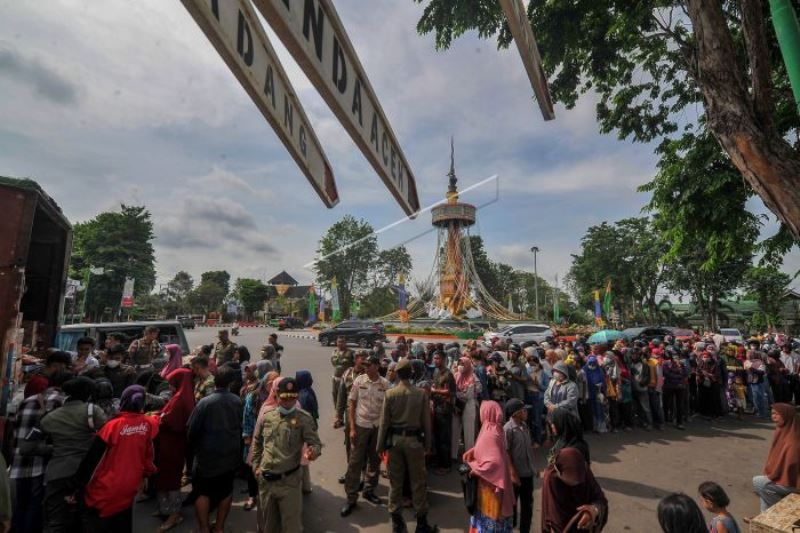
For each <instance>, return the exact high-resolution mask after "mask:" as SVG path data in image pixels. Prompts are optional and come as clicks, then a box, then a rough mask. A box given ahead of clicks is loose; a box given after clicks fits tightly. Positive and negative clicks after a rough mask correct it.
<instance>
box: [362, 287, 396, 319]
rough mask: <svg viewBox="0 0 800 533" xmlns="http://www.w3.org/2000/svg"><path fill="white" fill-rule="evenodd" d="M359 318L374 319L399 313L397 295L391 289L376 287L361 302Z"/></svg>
mask: <svg viewBox="0 0 800 533" xmlns="http://www.w3.org/2000/svg"><path fill="white" fill-rule="evenodd" d="M359 304H360V307H359V308H358V316H359V318H374V317H379V316H384V315H388V314H389V313H392V312H394V311H397V294H396V293H395V292H394V291H393V290H392V289H391V288H390V287H381V286H378V287H374V288H373V289H372V290H370V291H369V292H368V293H367V294H366V295H364V296H363V297H362V298H361V299H360V300H359Z"/></svg>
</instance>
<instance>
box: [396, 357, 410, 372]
mask: <svg viewBox="0 0 800 533" xmlns="http://www.w3.org/2000/svg"><path fill="white" fill-rule="evenodd" d="M404 368H408V369H409V370H410V369H411V361H409V360H408V359H406V358H405V357H403V358H402V359H400V360H399V361H398V362H397V366H396V367H395V370H403V369H404Z"/></svg>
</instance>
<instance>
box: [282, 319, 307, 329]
mask: <svg viewBox="0 0 800 533" xmlns="http://www.w3.org/2000/svg"><path fill="white" fill-rule="evenodd" d="M302 327H303V321H302V320H300V319H299V318H296V317H293V316H284V317H281V318H279V319H278V329H279V330H281V331H283V330H284V329H294V328H302Z"/></svg>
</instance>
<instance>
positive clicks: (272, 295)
mask: <svg viewBox="0 0 800 533" xmlns="http://www.w3.org/2000/svg"><path fill="white" fill-rule="evenodd" d="M267 287H268V288H269V296H268V297H267V301H266V302H264V313H265V315H266V317H267V318H268V319H269V318H279V317H282V316H293V317H297V318H301V319H303V320H306V319H307V318H308V293H309V291H310V290H311V288H312V285H299V284H298V283H297V280H296V279H294V278H293V277H292V276H290V275H289V273H287V272H286V271H285V270H282V271H281V272H280V273H279V274H277V275H276V276H274V277H273V278H272V279H270V280H269V281H267Z"/></svg>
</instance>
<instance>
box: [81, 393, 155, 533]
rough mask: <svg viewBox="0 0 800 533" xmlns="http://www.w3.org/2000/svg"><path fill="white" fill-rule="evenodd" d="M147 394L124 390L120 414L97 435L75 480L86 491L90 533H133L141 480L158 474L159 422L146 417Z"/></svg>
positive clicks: (87, 524)
mask: <svg viewBox="0 0 800 533" xmlns="http://www.w3.org/2000/svg"><path fill="white" fill-rule="evenodd" d="M145 397H146V391H145V389H144V387H142V386H140V385H131V386H130V387H128V388H126V389H125V390H124V391H123V393H122V397H121V398H120V414H119V415H118V416H116V417H115V418H112V419H111V420H109V421H108V422H107V423H106V424H105V425H104V426H103V428H102V429H101V430H100V431H99V432H98V433H97V436H96V437H95V440H94V442H93V443H92V447H91V448H90V449H89V453H88V454H87V455H86V457H85V458H84V459H83V462H82V463H81V466H80V468H79V469H78V472H77V474H76V475H75V478H74V481H75V489H76V491H77V490H79V489H80V488H82V487H84V486H85V487H86V490H85V491H84V500H85V502H86V510H87V516H86V529H87V531H93V532H97V533H101V532H109V533H112V532H113V533H129V532H130V533H132V531H133V501H134V499H135V498H136V493H137V492H138V491H139V487H140V486H141V484H142V480H143V479H144V478H145V477H146V476H149V475H151V474H154V473H155V472H156V467H155V465H154V464H153V439H155V437H156V435H157V434H158V418H157V417H155V416H148V415H145V414H144V413H143V411H144V402H145Z"/></svg>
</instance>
